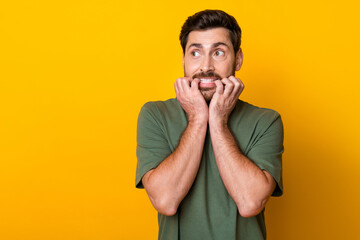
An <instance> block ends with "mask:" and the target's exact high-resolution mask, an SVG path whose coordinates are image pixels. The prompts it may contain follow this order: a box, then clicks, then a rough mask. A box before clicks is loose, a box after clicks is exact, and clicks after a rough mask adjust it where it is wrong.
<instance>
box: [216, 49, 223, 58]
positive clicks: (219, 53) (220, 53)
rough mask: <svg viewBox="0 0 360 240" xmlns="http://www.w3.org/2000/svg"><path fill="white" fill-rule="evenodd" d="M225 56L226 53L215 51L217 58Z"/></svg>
mask: <svg viewBox="0 0 360 240" xmlns="http://www.w3.org/2000/svg"><path fill="white" fill-rule="evenodd" d="M224 54H225V52H224V51H221V50H216V51H215V56H217V57H220V56H223V55H224Z"/></svg>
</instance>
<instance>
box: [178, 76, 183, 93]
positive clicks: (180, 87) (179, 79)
mask: <svg viewBox="0 0 360 240" xmlns="http://www.w3.org/2000/svg"><path fill="white" fill-rule="evenodd" d="M176 86H177V89H178V91H179V92H183V91H184V89H183V85H182V78H178V79H177V80H176Z"/></svg>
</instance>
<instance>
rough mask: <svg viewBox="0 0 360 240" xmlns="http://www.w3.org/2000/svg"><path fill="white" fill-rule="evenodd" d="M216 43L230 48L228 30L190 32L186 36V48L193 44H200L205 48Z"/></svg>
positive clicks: (221, 28) (220, 28)
mask: <svg viewBox="0 0 360 240" xmlns="http://www.w3.org/2000/svg"><path fill="white" fill-rule="evenodd" d="M217 42H223V43H226V44H227V45H228V46H229V47H232V43H231V40H230V32H229V30H228V29H226V28H223V27H219V28H212V29H208V30H202V31H198V30H197V31H191V32H190V33H189V36H188V41H187V44H186V48H188V46H190V45H191V44H193V43H198V44H201V45H203V46H204V47H205V48H206V47H210V46H211V45H212V44H214V43H217Z"/></svg>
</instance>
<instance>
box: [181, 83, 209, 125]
mask: <svg viewBox="0 0 360 240" xmlns="http://www.w3.org/2000/svg"><path fill="white" fill-rule="evenodd" d="M199 83H200V79H198V78H195V79H194V80H192V81H191V79H190V78H189V77H182V78H178V79H177V80H176V82H175V92H176V98H177V100H178V101H179V103H180V105H181V107H182V108H183V109H184V110H185V112H186V113H187V115H188V120H189V122H199V123H204V122H207V121H208V119H209V108H208V106H207V104H206V101H205V99H204V97H203V95H202V94H201V92H200V90H199Z"/></svg>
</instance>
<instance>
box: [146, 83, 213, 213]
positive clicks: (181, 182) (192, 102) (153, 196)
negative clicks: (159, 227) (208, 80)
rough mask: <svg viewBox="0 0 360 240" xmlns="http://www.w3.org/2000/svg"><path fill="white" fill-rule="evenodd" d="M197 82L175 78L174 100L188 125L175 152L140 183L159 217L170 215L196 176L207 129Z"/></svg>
mask: <svg viewBox="0 0 360 240" xmlns="http://www.w3.org/2000/svg"><path fill="white" fill-rule="evenodd" d="M198 82H199V81H198V80H194V81H192V84H191V86H190V81H189V79H187V78H181V79H178V80H177V81H176V83H175V90H176V94H177V99H178V101H179V102H180V104H181V106H182V107H183V109H184V110H185V111H186V112H187V114H188V126H187V128H186V130H185V131H184V133H183V135H182V137H181V139H180V142H179V145H178V146H177V148H176V149H175V151H174V152H173V153H172V154H170V155H169V156H168V157H167V158H166V159H165V160H164V161H162V162H161V163H160V164H159V165H158V166H157V167H156V168H155V169H152V170H150V171H148V172H147V173H146V174H145V175H144V177H143V179H142V181H143V184H144V187H145V189H146V192H147V194H148V196H149V198H150V201H151V203H152V204H153V206H154V208H155V209H156V210H157V211H158V212H159V213H161V214H163V215H168V216H171V215H174V214H175V213H176V211H177V208H178V206H179V204H180V203H181V201H182V200H183V199H184V197H185V196H186V194H187V193H188V191H189V189H190V187H191V186H192V184H193V182H194V179H195V177H196V174H197V171H198V169H199V165H200V160H201V157H202V152H203V146H204V141H205V135H206V130H207V119H208V107H207V105H206V102H205V100H204V98H203V97H202V95H201V93H200V91H199V89H198Z"/></svg>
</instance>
